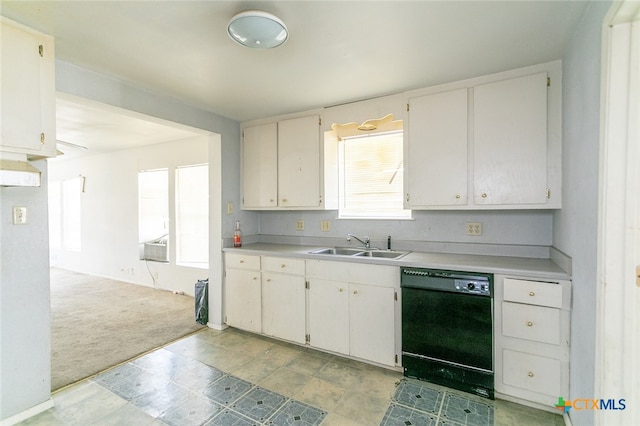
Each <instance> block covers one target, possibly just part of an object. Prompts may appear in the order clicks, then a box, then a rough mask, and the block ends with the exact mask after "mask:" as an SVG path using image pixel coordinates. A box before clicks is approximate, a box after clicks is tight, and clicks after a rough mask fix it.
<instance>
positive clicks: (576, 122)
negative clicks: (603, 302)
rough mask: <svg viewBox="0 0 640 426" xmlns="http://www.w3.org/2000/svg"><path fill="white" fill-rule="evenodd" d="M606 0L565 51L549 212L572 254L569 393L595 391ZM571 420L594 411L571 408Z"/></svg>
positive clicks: (593, 8) (580, 420) (556, 238)
mask: <svg viewBox="0 0 640 426" xmlns="http://www.w3.org/2000/svg"><path fill="white" fill-rule="evenodd" d="M610 5H611V3H610V2H605V1H599V2H591V4H590V5H589V7H588V9H587V11H586V13H585V15H584V16H583V18H582V20H581V22H580V24H579V26H578V27H577V29H576V32H575V34H574V36H573V39H572V40H571V43H570V45H569V46H568V48H567V50H566V52H565V56H564V71H563V89H564V93H563V119H564V125H563V128H564V131H563V147H564V153H563V164H562V168H563V182H564V193H563V200H564V208H563V209H562V210H560V211H558V212H556V214H555V215H554V223H553V244H554V246H555V247H556V248H558V249H559V250H561V251H563V252H564V253H566V254H568V255H569V256H571V257H572V259H573V310H572V315H571V316H572V318H571V392H570V393H571V395H570V398H571V399H574V398H591V397H599V396H601V395H594V380H595V377H594V369H595V324H596V314H597V312H596V269H597V268H596V262H597V239H596V230H597V225H598V175H599V149H600V138H599V132H600V78H601V72H600V67H601V36H602V22H603V18H604V16H605V14H606V12H607V11H608V9H609V7H610ZM570 415H571V418H572V420H573V422H574V424H580V425H586V424H593V421H594V420H593V411H590V410H582V411H577V410H571V412H570Z"/></svg>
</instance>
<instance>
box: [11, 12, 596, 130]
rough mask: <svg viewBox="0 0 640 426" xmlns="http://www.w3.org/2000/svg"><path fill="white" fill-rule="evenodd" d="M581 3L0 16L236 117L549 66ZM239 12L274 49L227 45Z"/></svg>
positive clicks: (110, 68)
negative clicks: (247, 14) (263, 15)
mask: <svg viewBox="0 0 640 426" xmlns="http://www.w3.org/2000/svg"><path fill="white" fill-rule="evenodd" d="M587 6H588V2H585V1H576V0H568V1H562V0H555V1H539V0H536V1H479V0H476V1H302V0H301V1H190V0H174V1H7V0H2V3H1V9H0V12H1V14H2V15H3V16H6V17H8V18H11V19H13V20H16V21H18V22H21V23H23V24H25V25H27V26H30V27H32V28H35V29H38V30H40V31H43V32H45V33H48V34H51V35H53V36H54V37H55V40H56V57H57V59H59V60H62V61H65V62H69V63H72V64H75V65H78V66H80V67H83V68H87V69H90V70H93V71H97V72H100V73H103V74H106V75H109V76H112V77H115V78H117V79H120V80H123V81H125V82H128V83H130V84H133V85H135V86H137V87H140V88H142V89H144V90H147V91H150V92H152V93H155V94H158V95H162V96H166V97H171V98H174V99H177V100H179V101H181V102H183V103H185V104H188V105H191V106H194V107H198V108H201V109H204V110H207V111H211V112H213V113H216V114H218V115H221V116H224V117H228V118H231V119H233V120H237V121H244V120H249V119H254V118H261V117H268V116H274V115H280V114H287V113H292V112H299V111H305V110H310V109H315V108H320V107H326V106H332V105H337V104H342V103H347V102H353V101H357V100H363V99H368V98H372V97H378V96H384V95H389V94H393V93H398V92H402V91H406V90H411V89H416V88H421V87H427V86H432V85H435V84H440V83H446V82H450V81H456V80H460V79H464V78H469V77H474V76H479V75H484V74H489V73H493V72H498V71H503V70H507V69H512V68H518V67H522V66H528V65H533V64H537V63H541V62H547V61H551V60H556V59H560V58H562V55H563V52H564V49H565V47H566V45H567V43H568V42H569V40H570V38H571V36H572V34H573V30H574V28H575V26H576V24H577V23H578V21H579V19H580V17H581V16H582V14H583V12H584V10H585V9H586V7H587ZM247 9H260V10H264V11H267V12H271V13H273V14H275V15H277V16H278V17H279V18H280V19H282V20H283V21H284V22H285V24H286V25H287V27H288V29H289V33H290V36H289V39H288V40H287V41H286V43H285V44H284V45H282V46H280V47H278V48H275V49H269V50H254V49H248V48H246V47H243V46H240V45H238V44H236V43H235V42H234V41H232V40H231V38H230V37H229V36H228V35H227V34H226V25H227V22H228V21H229V19H230V18H231V17H232V16H233V15H234V14H236V13H237V12H240V11H243V10H247ZM60 112H63V111H59V113H60ZM59 123H60V119H59ZM121 124H122V123H121ZM59 127H60V126H59ZM60 130H62V131H63V130H64V118H63V126H62V127H60Z"/></svg>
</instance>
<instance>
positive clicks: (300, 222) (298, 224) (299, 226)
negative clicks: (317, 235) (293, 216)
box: [296, 220, 304, 231]
mask: <svg viewBox="0 0 640 426" xmlns="http://www.w3.org/2000/svg"><path fill="white" fill-rule="evenodd" d="M296 231H304V220H298V221H296Z"/></svg>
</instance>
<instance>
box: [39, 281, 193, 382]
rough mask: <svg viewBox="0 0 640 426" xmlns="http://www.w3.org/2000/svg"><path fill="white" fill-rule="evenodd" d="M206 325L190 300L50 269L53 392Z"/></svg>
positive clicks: (186, 297)
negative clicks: (196, 315) (197, 317)
mask: <svg viewBox="0 0 640 426" xmlns="http://www.w3.org/2000/svg"><path fill="white" fill-rule="evenodd" d="M194 284H195V283H194ZM203 327H204V326H202V325H200V324H198V323H197V322H196V321H195V309H194V298H193V297H191V296H183V295H176V294H173V293H171V292H168V291H161V290H154V289H152V288H149V287H143V286H138V285H134V284H128V283H123V282H120V281H114V280H110V279H106V278H100V277H94V276H90V275H84V274H79V273H75V272H70V271H66V270H62V269H56V268H52V269H51V389H52V390H56V389H59V388H61V387H63V386H66V385H68V384H70V383H74V382H76V381H78V380H81V379H84V378H86V377H89V376H92V375H94V374H96V373H98V372H100V371H102V370H105V369H107V368H109V367H112V366H115V365H117V364H119V363H121V362H124V361H126V360H128V359H131V358H134V357H136V356H137V355H140V354H142V353H145V352H147V351H150V350H152V349H155V348H157V347H160V346H162V345H164V344H167V343H169V342H172V341H174V340H176V339H179V338H180V337H183V336H186V335H187V334H190V333H193V332H194V331H196V330H199V329H201V328H203Z"/></svg>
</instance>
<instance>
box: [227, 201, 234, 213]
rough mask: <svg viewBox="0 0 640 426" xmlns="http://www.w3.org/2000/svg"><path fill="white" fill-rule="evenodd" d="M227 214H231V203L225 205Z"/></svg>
mask: <svg viewBox="0 0 640 426" xmlns="http://www.w3.org/2000/svg"><path fill="white" fill-rule="evenodd" d="M227 214H233V203H227Z"/></svg>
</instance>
